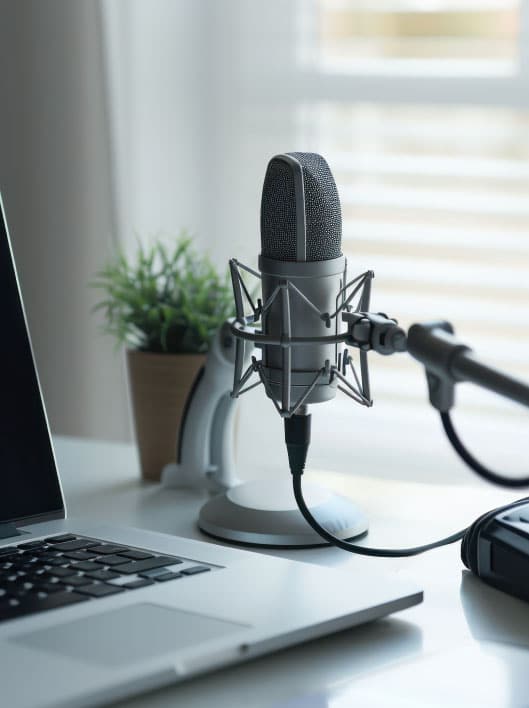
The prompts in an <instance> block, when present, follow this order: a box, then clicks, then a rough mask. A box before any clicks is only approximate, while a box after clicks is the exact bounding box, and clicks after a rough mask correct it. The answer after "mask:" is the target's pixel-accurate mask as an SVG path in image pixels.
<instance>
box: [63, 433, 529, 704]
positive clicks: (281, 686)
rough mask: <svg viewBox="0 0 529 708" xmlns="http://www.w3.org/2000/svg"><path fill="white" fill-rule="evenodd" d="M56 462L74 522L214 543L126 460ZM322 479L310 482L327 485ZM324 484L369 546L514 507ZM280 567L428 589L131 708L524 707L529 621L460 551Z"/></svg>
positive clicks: (86, 448) (456, 489)
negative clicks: (361, 621)
mask: <svg viewBox="0 0 529 708" xmlns="http://www.w3.org/2000/svg"><path fill="white" fill-rule="evenodd" d="M56 451H57V458H58V463H59V468H60V470H61V478H62V481H63V487H64V492H65V496H66V501H67V506H68V515H69V517H71V518H72V517H78V518H90V519H92V520H101V521H112V522H113V523H117V524H122V525H129V526H136V527H139V528H145V529H154V530H156V531H162V532H165V533H171V534H176V535H180V536H186V537H189V538H196V539H200V540H203V541H210V539H208V538H207V537H205V536H204V535H202V534H201V533H200V531H199V530H198V528H197V526H196V518H197V514H198V510H199V508H200V505H201V504H202V503H203V501H204V497H202V496H201V495H200V494H198V493H194V492H190V491H182V490H175V489H162V488H161V487H159V486H158V485H152V484H151V485H149V484H142V483H141V482H140V481H139V477H138V464H137V459H136V454H135V450H134V448H133V447H132V446H129V445H122V444H113V443H99V442H88V441H81V440H73V439H68V438H58V439H56ZM320 475H323V473H318V475H316V476H319V481H320V483H321V482H322V476H320ZM324 479H325V484H326V485H327V486H329V487H332V488H334V489H336V490H339V491H341V492H342V493H343V494H346V495H348V496H350V497H351V498H354V499H355V500H356V501H358V502H359V503H360V504H361V505H362V506H363V507H364V509H366V511H367V512H368V514H369V517H370V519H371V530H370V534H369V543H370V544H371V545H386V546H399V545H417V544H418V543H422V542H427V541H428V540H433V539H435V538H439V537H440V536H441V535H447V534H448V533H450V532H453V531H454V530H455V529H458V528H462V527H464V526H466V525H467V524H468V523H469V522H471V521H473V520H474V519H475V518H476V517H477V516H478V515H479V514H480V513H482V512H483V511H486V510H488V509H489V508H493V507H494V506H498V505H499V504H501V503H505V502H507V501H509V500H510V499H514V498H516V497H515V495H513V494H512V493H507V492H504V491H501V490H497V489H495V488H492V487H490V486H485V485H484V484H481V483H479V482H477V483H475V484H474V485H472V486H462V485H446V484H443V485H433V484H420V483H411V482H406V481H396V480H394V479H392V480H382V479H371V478H367V477H359V476H345V475H339V474H337V473H326V474H325V475H324ZM518 496H522V494H521V493H519V494H518ZM210 542H211V541H210ZM266 552H267V553H271V551H270V550H267V551H266ZM277 555H282V556H285V557H290V558H296V559H298V560H302V561H306V562H310V563H316V564H321V565H335V566H338V565H339V566H342V567H344V568H347V569H348V570H349V571H350V573H351V584H352V585H353V584H354V578H355V574H356V573H361V572H362V571H363V569H365V568H367V567H369V566H376V567H377V568H378V569H381V570H385V571H386V572H387V573H388V574H389V575H390V576H391V575H398V576H399V577H404V576H406V577H409V578H412V579H414V580H415V581H416V583H418V584H419V585H421V586H422V587H423V588H424V591H425V599H424V602H423V603H422V604H421V605H419V606H417V607H413V608H411V609H409V610H405V611H403V612H400V613H398V614H396V615H393V616H392V617H390V618H387V619H384V620H379V621H377V622H374V623H371V624H369V625H365V626H363V627H359V628H356V629H352V630H349V631H346V632H342V633H340V634H336V635H333V636H330V637H327V638H325V639H320V640H317V641H313V642H310V643H307V644H304V645H302V646H300V647H296V648H294V649H289V650H285V651H282V652H280V653H277V654H275V655H273V656H269V657H265V658H262V659H259V660H256V661H253V662H250V663H248V664H245V665H241V666H238V667H234V668H231V669H228V670H224V671H220V672H217V673H214V674H211V675H208V676H204V677H202V678H198V679H194V680H192V681H189V682H187V683H185V684H181V685H179V686H174V687H172V688H168V689H164V690H161V691H157V692H155V693H150V694H148V695H145V696H141V697H138V698H137V699H135V700H132V701H130V700H129V701H127V703H126V705H127V706H131V707H133V708H140V707H142V708H143V707H146V706H149V707H156V708H158V707H159V708H161V707H162V706H174V705H176V704H178V705H186V706H190V707H191V708H202V707H206V706H208V707H209V706H215V707H216V708H224V707H225V708H228V707H229V708H232V707H233V706H245V707H246V708H265V707H267V708H271V707H274V708H301V706H303V708H324V707H327V706H333V708H344V707H345V706H349V705H357V706H362V708H364V707H366V706H368V707H371V706H387V705H390V704H391V705H396V706H417V707H419V706H420V707H421V708H422V707H424V706H443V707H446V706H447V705H452V706H460V705H461V706H474V705H476V706H478V705H479V706H480V707H481V708H482V707H483V706H494V707H495V708H498V707H499V706H510V707H515V706H527V705H529V698H528V697H527V686H528V679H527V669H528V667H529V651H528V649H529V611H528V609H529V608H528V606H527V604H526V603H523V602H521V601H519V600H516V599H514V598H511V597H509V596H507V595H504V594H503V593H500V592H499V591H496V590H494V589H492V588H489V587H487V586H485V585H484V584H482V583H481V582H480V581H479V580H477V579H476V578H474V577H473V576H471V575H470V574H468V573H467V572H466V571H463V566H462V563H461V561H460V558H459V544H455V545H453V546H450V547H446V548H442V549H438V550H434V551H431V552H429V553H426V554H424V555H422V556H417V557H415V558H408V559H380V558H364V557H360V556H354V555H351V554H347V553H345V552H343V551H340V550H338V549H332V548H319V549H311V550H298V551H278V552H277ZM329 601H330V602H332V588H329ZM124 705H125V704H124Z"/></svg>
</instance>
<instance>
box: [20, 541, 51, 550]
mask: <svg viewBox="0 0 529 708" xmlns="http://www.w3.org/2000/svg"><path fill="white" fill-rule="evenodd" d="M45 545H46V543H45V542H44V541H28V542H27V543H19V544H18V546H17V548H22V549H24V550H26V549H28V550H30V549H32V548H42V546H45Z"/></svg>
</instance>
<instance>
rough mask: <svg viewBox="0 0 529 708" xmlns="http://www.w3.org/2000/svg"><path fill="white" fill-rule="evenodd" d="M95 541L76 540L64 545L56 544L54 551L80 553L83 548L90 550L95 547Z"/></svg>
mask: <svg viewBox="0 0 529 708" xmlns="http://www.w3.org/2000/svg"><path fill="white" fill-rule="evenodd" d="M97 545H98V543H97V541H88V540H83V539H76V540H75V541H66V542H65V543H57V544H56V545H55V548H54V550H56V551H62V552H63V553H66V551H68V552H69V551H82V550H83V548H90V547H91V546H97Z"/></svg>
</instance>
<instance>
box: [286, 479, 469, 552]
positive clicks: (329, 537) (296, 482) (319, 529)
mask: <svg viewBox="0 0 529 708" xmlns="http://www.w3.org/2000/svg"><path fill="white" fill-rule="evenodd" d="M302 474H303V472H302V471H301V472H300V471H292V482H293V486H294V497H295V499H296V503H297V505H298V507H299V510H300V511H301V513H302V515H303V517H304V519H305V521H306V522H307V523H308V524H310V526H312V528H313V529H314V531H316V533H317V534H319V535H320V536H321V537H322V538H324V539H325V540H326V541H328V542H329V543H331V544H332V545H333V546H337V547H338V548H342V549H343V550H344V551H349V552H350V553H357V554H359V555H361V556H375V557H379V558H402V557H405V556H417V555H419V553H424V552H425V551H430V550H432V549H433V548H439V547H440V546H446V545H448V544H449V543H455V542H456V541H460V540H461V539H462V538H463V536H464V535H465V533H466V532H467V529H463V530H462V531H458V532H457V533H454V534H452V535H451V536H447V537H446V538H443V539H441V540H440V541H433V542H432V543H427V544H425V545H424V546H414V547H412V548H369V547H366V546H357V545H356V544H354V543H350V542H349V541H344V540H342V539H341V538H338V537H337V536H334V535H333V534H332V533H329V531H327V529H324V528H323V526H320V524H319V523H318V522H317V521H316V519H315V518H314V517H313V516H312V514H311V513H310V511H309V509H308V507H307V505H306V504H305V500H304V499H303V492H302V490H301V476H302Z"/></svg>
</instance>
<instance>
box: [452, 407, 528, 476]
mask: <svg viewBox="0 0 529 708" xmlns="http://www.w3.org/2000/svg"><path fill="white" fill-rule="evenodd" d="M440 415H441V422H442V424H443V428H444V431H445V433H446V436H447V438H448V440H449V441H450V444H451V445H452V447H453V448H454V450H455V451H456V452H457V454H458V455H459V457H461V459H462V460H463V462H465V463H466V464H467V465H468V466H469V467H470V469H472V470H473V471H474V472H475V473H476V474H477V475H479V476H480V477H481V478H482V479H486V480H487V482H492V484H497V485H498V486H500V487H509V488H511V489H517V488H518V487H528V486H529V477H505V476H503V475H502V474H498V473H497V472H494V471H493V470H491V469H489V468H488V467H485V465H482V464H481V462H480V461H479V460H477V459H476V458H475V457H474V455H472V453H471V452H470V451H469V450H468V449H467V448H466V447H465V446H464V445H463V443H462V441H461V438H460V437H459V435H458V434H457V432H456V430H455V428H454V425H453V423H452V418H451V417H450V413H448V411H446V412H441V413H440Z"/></svg>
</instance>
